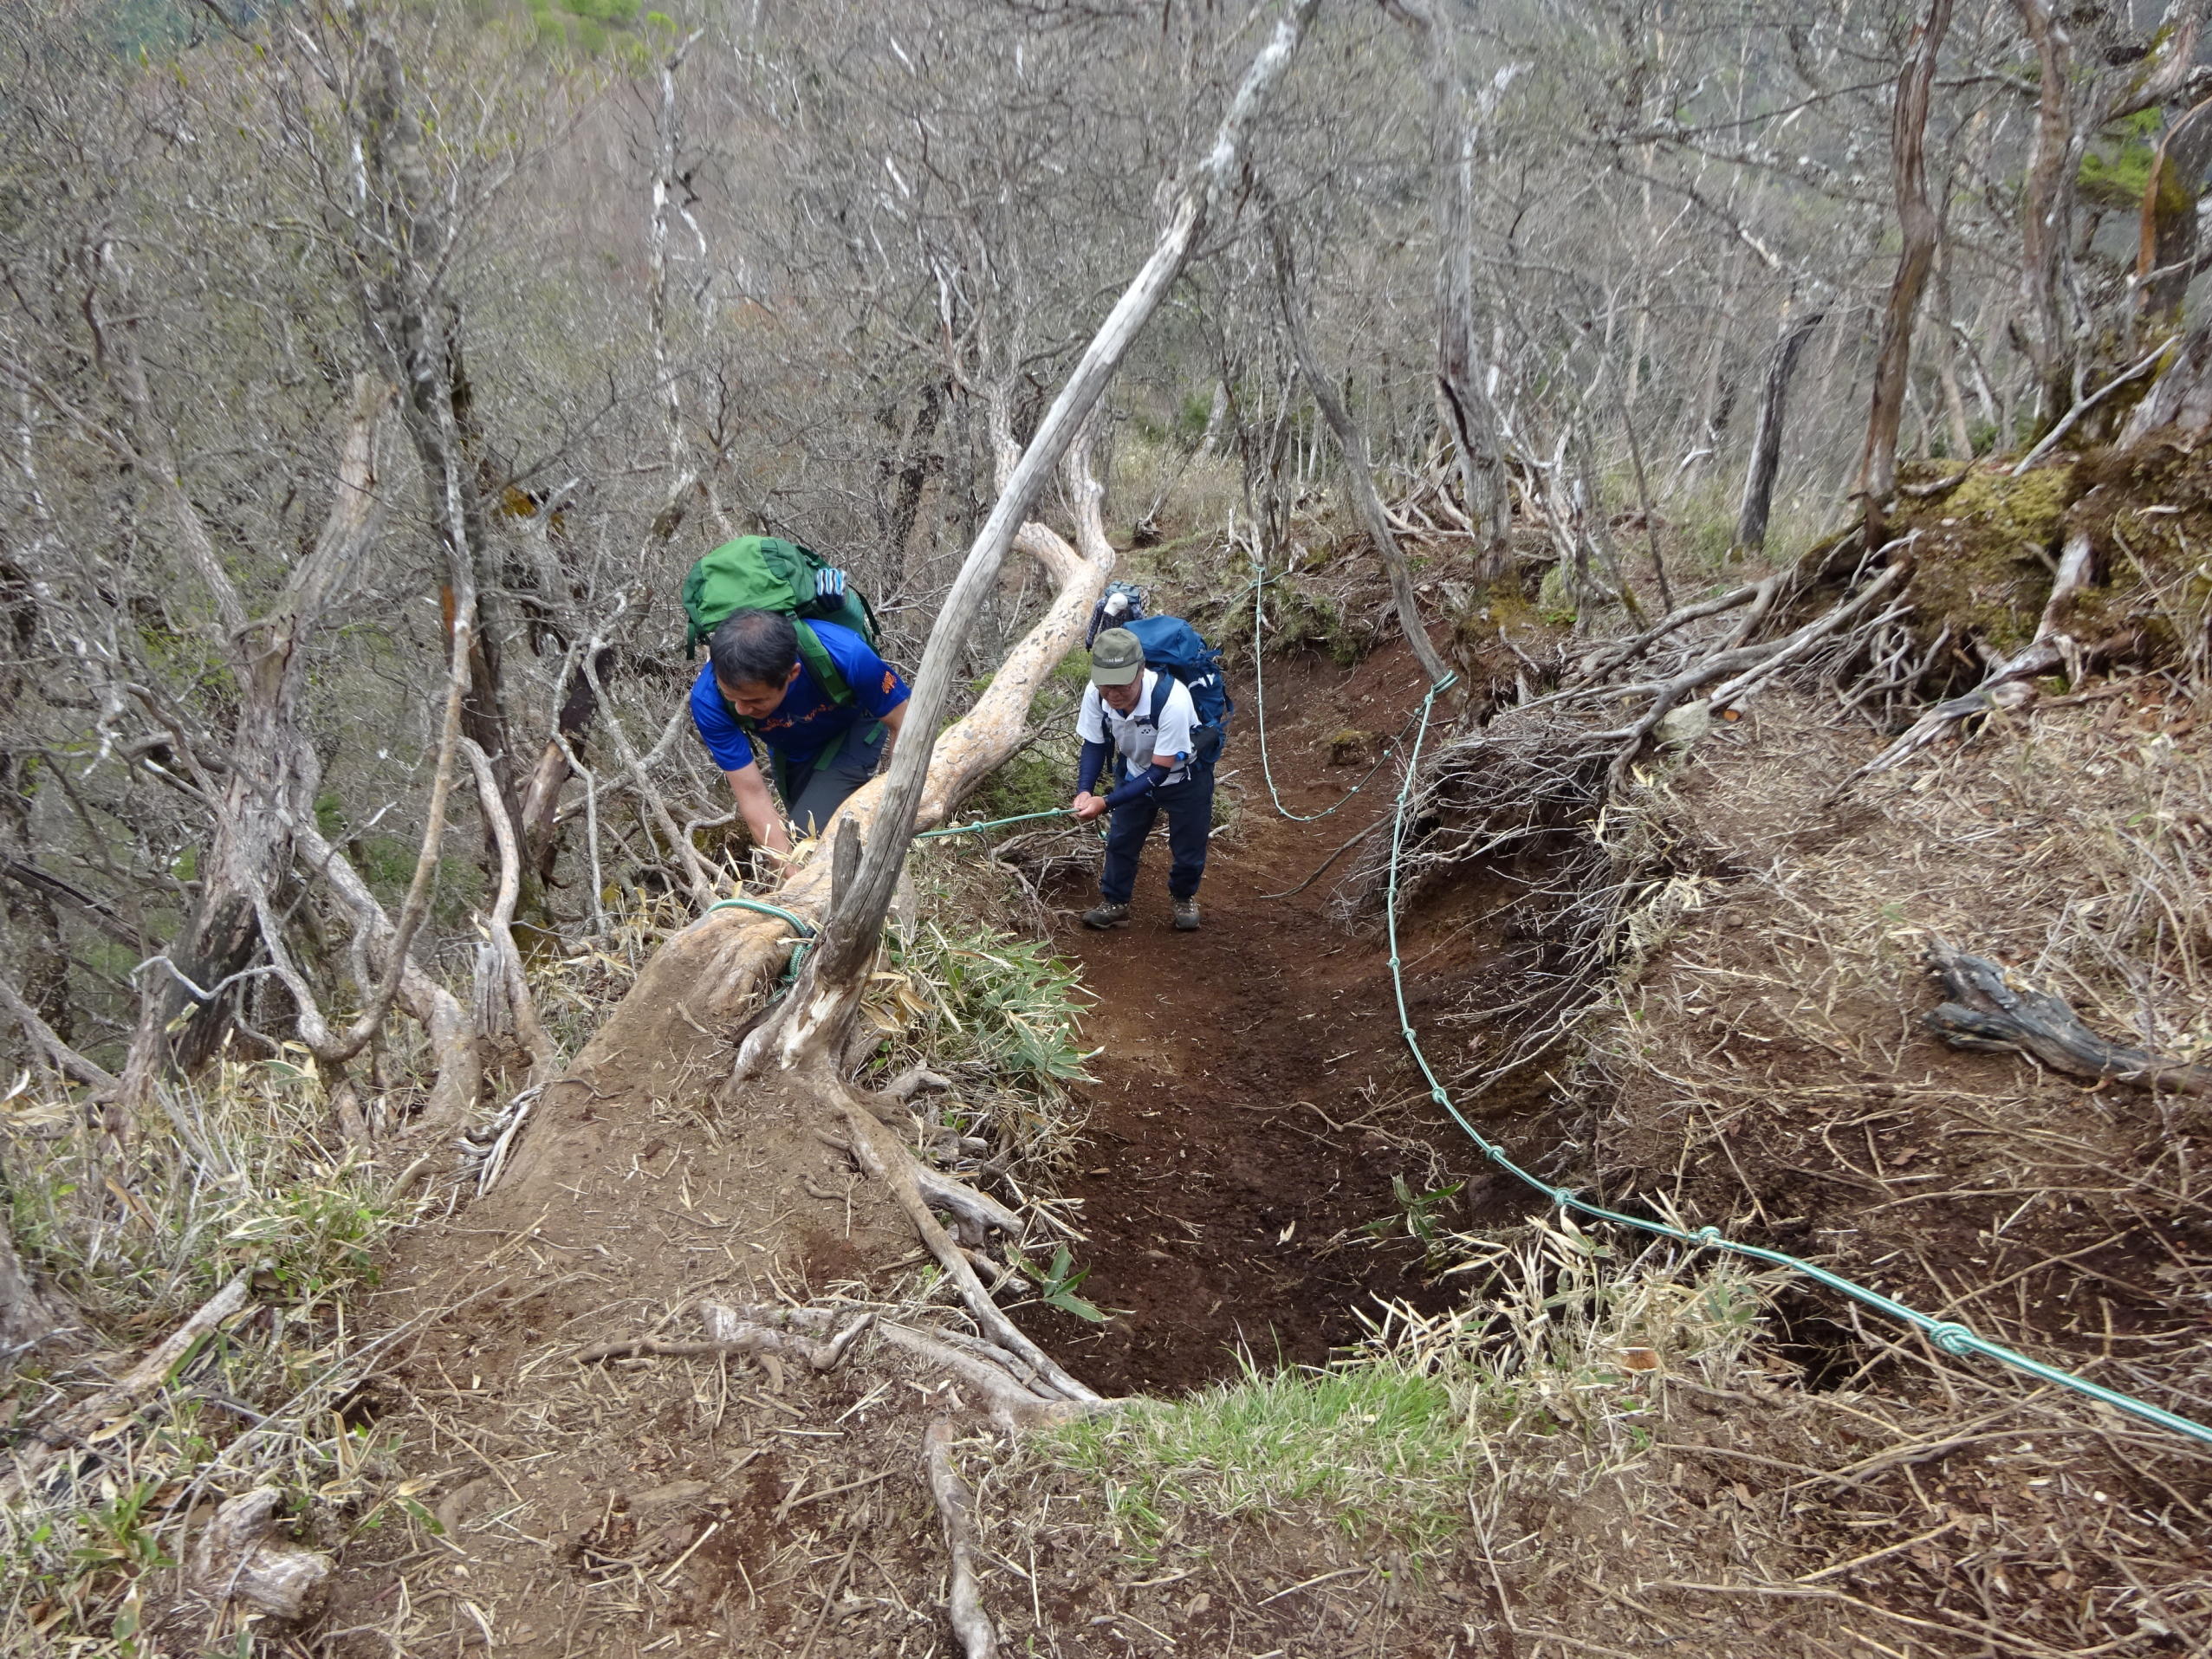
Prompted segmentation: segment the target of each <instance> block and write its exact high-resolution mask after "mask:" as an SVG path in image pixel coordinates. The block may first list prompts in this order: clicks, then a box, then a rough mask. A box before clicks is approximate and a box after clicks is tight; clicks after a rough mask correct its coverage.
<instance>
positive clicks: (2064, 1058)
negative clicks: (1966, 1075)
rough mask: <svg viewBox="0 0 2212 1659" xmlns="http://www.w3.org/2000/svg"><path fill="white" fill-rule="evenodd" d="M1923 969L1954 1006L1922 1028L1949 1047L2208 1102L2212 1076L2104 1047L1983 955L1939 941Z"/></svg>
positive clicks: (2061, 1003) (2055, 1002)
mask: <svg viewBox="0 0 2212 1659" xmlns="http://www.w3.org/2000/svg"><path fill="white" fill-rule="evenodd" d="M1928 966H1929V968H1930V969H1931V970H1932V971H1933V972H1935V973H1936V975H1939V976H1940V977H1941V978H1942V979H1943V984H1944V986H1945V988H1947V989H1949V992H1950V994H1951V995H1952V996H1953V997H1954V998H1956V1001H1949V1002H1946V1003H1944V1004H1943V1005H1942V1006H1941V1007H1940V1008H1935V1009H1933V1010H1931V1011H1930V1013H1929V1014H1928V1016H1927V1021H1926V1022H1927V1026H1928V1028H1929V1029H1930V1031H1933V1032H1934V1033H1935V1034H1936V1035H1937V1036H1939V1037H1941V1038H1942V1039H1943V1040H1944V1041H1945V1042H1947V1043H1949V1044H1950V1046H1951V1047H1954V1048H1971V1049H1981V1050H1985V1051H1988V1052H1991V1053H2016V1054H2021V1055H2024V1056H2025V1057H2026V1058H2027V1059H2028V1060H2034V1062H2035V1063H2036V1064H2037V1065H2039V1066H2047V1067H2048V1068H2049V1069H2050V1070H2052V1071H2053V1072H2060V1073H2065V1074H2066V1076H2068V1077H2085V1078H2094V1079H2112V1080H2113V1081H2115V1082H2120V1083H2133V1084H2136V1085H2139V1086H2140V1087H2143V1088H2146V1089H2153V1090H2157V1089H2170V1090H2173V1091H2175V1092H2177V1093H2182V1094H2189V1095H2196V1096H2199V1097H2203V1096H2208V1095H2212V1070H2208V1069H2207V1068H2206V1067H2204V1066H2191V1065H2188V1064H2185V1063H2184V1062H2183V1061H2180V1060H2168V1059H2166V1058H2164V1057H2163V1056H2162V1055H2158V1054H2154V1053H2150V1051H2149V1050H2148V1049H2143V1048H2130V1047H2125V1046H2124V1045H2123V1044H2119V1043H2115V1042H2109V1041H2107V1040H2105V1039H2104V1038H2102V1037H2100V1036H2098V1034H2096V1033H2095V1032H2093V1031H2092V1030H2091V1029H2090V1028H2089V1027H2088V1026H2087V1025H2086V1024H2085V1023H2084V1022H2083V1021H2082V1018H2081V1016H2080V1015H2079V1014H2076V1013H2075V1012H2074V1011H2073V1007H2072V1006H2071V1005H2070V1004H2068V1003H2067V1002H2066V1001H2065V1000H2064V999H2063V998H2060V997H2056V996H2053V995H2051V994H2050V993H2049V992H2047V991H2038V990H2032V989H2030V988H2027V987H2026V986H2022V985H2018V984H2015V983H2014V982H2013V980H2012V978H2011V976H2010V975H2008V973H2007V972H2006V971H2005V969H2004V968H2003V967H2002V966H2001V965H2000V964H1999V963H1996V962H1991V961H1990V960H1989V959H1988V957H1986V956H1969V955H1967V954H1966V953H1965V952H1964V951H1962V950H1954V949H1951V947H1950V946H1949V945H1948V944H1944V943H1941V942H1940V941H1939V942H1937V943H1936V945H1935V946H1933V947H1932V948H1931V949H1930V950H1929V952H1928Z"/></svg>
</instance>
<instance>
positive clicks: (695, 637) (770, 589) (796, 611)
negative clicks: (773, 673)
mask: <svg viewBox="0 0 2212 1659" xmlns="http://www.w3.org/2000/svg"><path fill="white" fill-rule="evenodd" d="M825 571H829V572H831V573H832V574H833V577H834V580H833V581H832V582H831V583H828V584H825V583H824V582H823V581H822V580H821V575H822V573H823V572H825ZM825 586H834V588H835V590H836V591H835V592H834V593H825V591H824V589H825ZM747 609H751V610H759V611H780V612H782V613H783V614H784V615H785V616H788V617H789V618H790V619H792V620H793V621H794V622H795V623H796V624H797V625H798V629H799V657H800V659H801V661H802V662H804V663H805V664H807V671H808V673H810V674H812V675H813V676H814V683H815V684H818V685H820V686H821V689H822V691H823V694H824V695H825V696H827V697H828V698H829V700H830V701H831V702H832V703H839V704H843V703H850V702H851V701H852V700H853V688H852V687H851V686H849V685H847V684H846V683H845V676H844V675H843V674H841V673H840V672H839V671H838V667H837V664H836V663H835V662H834V661H833V660H831V658H830V654H829V652H828V651H825V650H824V649H823V648H822V642H821V639H820V638H818V637H817V636H816V635H815V633H814V630H813V629H812V628H810V627H808V625H807V624H808V622H810V621H812V622H834V623H836V624H837V625H840V627H847V628H850V629H852V630H853V632H854V633H857V634H859V635H860V638H863V639H865V640H866V641H867V642H868V648H869V649H870V650H874V649H876V617H875V612H873V611H872V610H870V609H869V608H868V601H867V600H866V599H865V598H863V597H862V596H861V594H860V592H859V590H857V589H855V588H853V587H851V586H847V585H846V583H845V581H844V574H843V573H842V572H841V571H838V570H836V568H835V567H834V566H833V565H831V564H830V563H829V561H827V560H826V559H824V558H823V557H822V556H821V554H817V553H815V552H814V551H813V550H812V549H810V548H802V547H801V546H800V545H799V544H798V543H797V542H795V541H783V540H782V539H781V538H780V537H776V536H773V535H741V536H739V537H738V538H737V539H736V541H725V542H723V544H722V545H721V546H720V547H718V548H716V549H715V550H714V551H713V552H712V553H710V554H707V555H706V557H705V558H704V559H702V560H700V561H698V563H697V564H695V565H693V566H692V567H691V570H690V571H689V572H688V573H687V574H685V576H684V617H685V619H686V625H685V627H684V655H685V656H686V657H690V656H691V655H693V654H694V653H696V652H697V650H698V648H699V645H700V644H701V643H702V642H703V641H704V639H705V638H706V637H707V636H708V635H709V634H710V633H712V632H714V631H715V629H716V627H717V626H718V625H720V623H721V622H722V619H723V618H724V617H726V616H728V615H729V614H730V612H732V611H743V610H747Z"/></svg>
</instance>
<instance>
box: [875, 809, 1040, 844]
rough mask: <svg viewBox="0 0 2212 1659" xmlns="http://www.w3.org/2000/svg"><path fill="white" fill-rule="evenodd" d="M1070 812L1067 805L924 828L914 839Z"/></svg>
mask: <svg viewBox="0 0 2212 1659" xmlns="http://www.w3.org/2000/svg"><path fill="white" fill-rule="evenodd" d="M1069 815H1070V814H1069V813H1068V810H1067V807H1054V808H1053V809H1052V810H1051V811H1050V812H1048V813H1015V814H1014V816H1013V817H1011V818H987V819H985V820H983V822H982V823H980V824H948V825H946V826H944V828H943V829H933V830H923V831H921V832H920V833H918V834H917V835H916V836H915V837H914V839H916V840H918V841H932V840H935V839H937V837H938V836H940V835H974V834H976V833H979V832H981V831H983V830H993V829H998V828H1001V827H1002V826H1005V825H1008V824H1026V823H1028V821H1029V820H1031V819H1033V818H1066V817H1068V816H1069Z"/></svg>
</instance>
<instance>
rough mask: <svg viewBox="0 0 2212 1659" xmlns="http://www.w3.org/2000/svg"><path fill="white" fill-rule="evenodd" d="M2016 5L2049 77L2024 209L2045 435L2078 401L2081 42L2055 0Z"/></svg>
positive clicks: (2028, 293) (2031, 354)
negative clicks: (2070, 261)
mask: <svg viewBox="0 0 2212 1659" xmlns="http://www.w3.org/2000/svg"><path fill="white" fill-rule="evenodd" d="M2014 9H2015V10H2018V11H2019V13H2020V21H2021V26H2022V27H2023V28H2024V29H2027V36H2028V39H2029V40H2031V41H2033V42H2034V45H2035V55H2036V58H2037V61H2038V62H2039V63H2040V66H2041V72H2042V87H2041V91H2040V94H2039V96H2038V99H2037V102H2036V111H2035V138H2034V143H2033V145H2032V146H2030V148H2029V151H2028V157H2027V178H2026V180H2025V181H2024V183H2023V184H2022V186H2021V204H2020V220H2021V226H2020V230H2021V270H2020V278H2021V302H2022V304H2023V305H2024V306H2025V308H2026V309H2027V327H2026V329H2025V330H2023V331H2021V338H2022V339H2023V340H2024V341H2025V343H2026V345H2027V356H2028V360H2030V361H2031V362H2033V363H2034V366H2035V380H2036V386H2037V399H2036V424H2037V427H2038V429H2039V431H2040V429H2041V428H2043V427H2046V426H2048V425H2050V424H2052V423H2053V422H2054V421H2056V420H2057V419H2058V418H2059V417H2060V415H2062V414H2064V413H2065V412H2066V407H2067V405H2070V404H2071V403H2073V331H2072V330H2071V329H2070V328H2068V327H2067V326H2066V313H2065V310H2064V308H2063V306H2062V303H2061V295H2060V280H2061V277H2062V275H2063V272H2064V269H2065V265H2066V233H2067V231H2068V230H2070V229H2071V228H2072V225H2073V166H2072V165H2071V160H2072V154H2073V110H2072V107H2071V105H2072V101H2073V97H2072V85H2071V83H2072V81H2073V36H2070V35H2068V34H2067V32H2066V21H2065V19H2064V17H2063V16H2061V15H2060V10H2059V8H2058V6H2057V5H2056V4H2055V3H2052V0H2014ZM1906 73H1907V74H1908V75H1909V74H1910V69H1908V70H1907V72H1906ZM1900 96H1902V94H1900Z"/></svg>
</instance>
